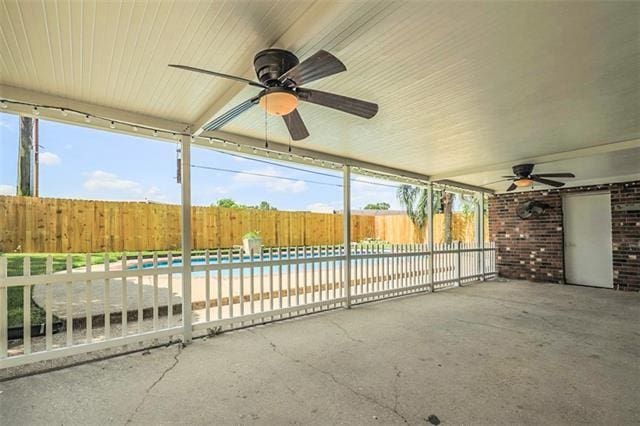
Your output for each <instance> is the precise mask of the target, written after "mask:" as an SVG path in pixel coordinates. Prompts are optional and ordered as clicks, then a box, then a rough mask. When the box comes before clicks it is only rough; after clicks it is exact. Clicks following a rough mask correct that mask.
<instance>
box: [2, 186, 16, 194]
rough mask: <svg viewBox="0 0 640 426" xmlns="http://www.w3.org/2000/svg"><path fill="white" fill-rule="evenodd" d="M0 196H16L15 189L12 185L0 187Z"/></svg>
mask: <svg viewBox="0 0 640 426" xmlns="http://www.w3.org/2000/svg"><path fill="white" fill-rule="evenodd" d="M0 195H16V187H15V186H13V185H0Z"/></svg>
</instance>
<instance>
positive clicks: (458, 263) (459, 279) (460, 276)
mask: <svg viewBox="0 0 640 426" xmlns="http://www.w3.org/2000/svg"><path fill="white" fill-rule="evenodd" d="M456 258H457V260H456V261H457V264H456V274H457V278H458V281H457V283H458V287H460V286H461V285H462V269H461V268H462V262H461V261H462V259H461V256H460V241H456Z"/></svg>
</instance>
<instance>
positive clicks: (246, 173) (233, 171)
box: [191, 164, 342, 188]
mask: <svg viewBox="0 0 640 426" xmlns="http://www.w3.org/2000/svg"><path fill="white" fill-rule="evenodd" d="M191 167H194V168H197V169H206V170H215V171H218V172H226V173H237V174H241V175H250V176H259V177H264V178H271V179H281V180H288V181H291V182H307V183H313V184H316V185H326V186H335V187H338V188H341V187H342V185H340V184H335V183H328V182H319V181H316V180H308V179H297V178H290V177H285V176H273V175H267V174H264V173H253V172H245V171H242V170H232V169H222V168H219V167H210V166H200V165H197V164H192V165H191Z"/></svg>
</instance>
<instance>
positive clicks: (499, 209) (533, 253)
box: [489, 182, 640, 291]
mask: <svg viewBox="0 0 640 426" xmlns="http://www.w3.org/2000/svg"><path fill="white" fill-rule="evenodd" d="M605 189H606V190H609V191H610V192H611V220H612V243H613V265H612V267H613V285H614V288H616V289H620V290H637V291H640V211H632V212H631V211H621V210H618V208H617V207H616V206H620V205H623V204H629V203H640V182H627V183H620V184H611V185H594V186H589V187H584V188H567V189H562V190H543V191H527V192H522V193H511V194H499V195H496V196H495V197H491V198H490V200H489V234H490V235H491V238H492V239H493V240H494V241H495V242H496V247H497V259H496V260H497V267H498V272H499V274H500V276H503V277H506V278H513V279H527V280H530V281H546V282H557V283H562V282H564V253H563V229H562V194H563V193H566V192H585V191H594V190H596V191H601V190H605ZM528 199H534V200H539V201H542V202H544V203H546V204H548V205H549V206H550V207H549V209H548V210H547V211H546V212H545V214H544V215H542V216H540V217H537V218H532V219H527V220H522V219H520V218H519V217H518V215H517V214H516V207H517V205H518V203H519V202H521V201H524V200H528Z"/></svg>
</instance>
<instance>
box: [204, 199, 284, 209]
mask: <svg viewBox="0 0 640 426" xmlns="http://www.w3.org/2000/svg"><path fill="white" fill-rule="evenodd" d="M215 205H216V206H218V207H225V208H228V209H256V210H278V209H277V208H275V207H274V206H272V205H271V204H269V203H268V202H267V201H261V202H260V204H259V205H257V206H248V205H245V204H240V203H237V202H236V201H235V200H234V199H233V198H221V199H219V200H218V201H216V204H215Z"/></svg>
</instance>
